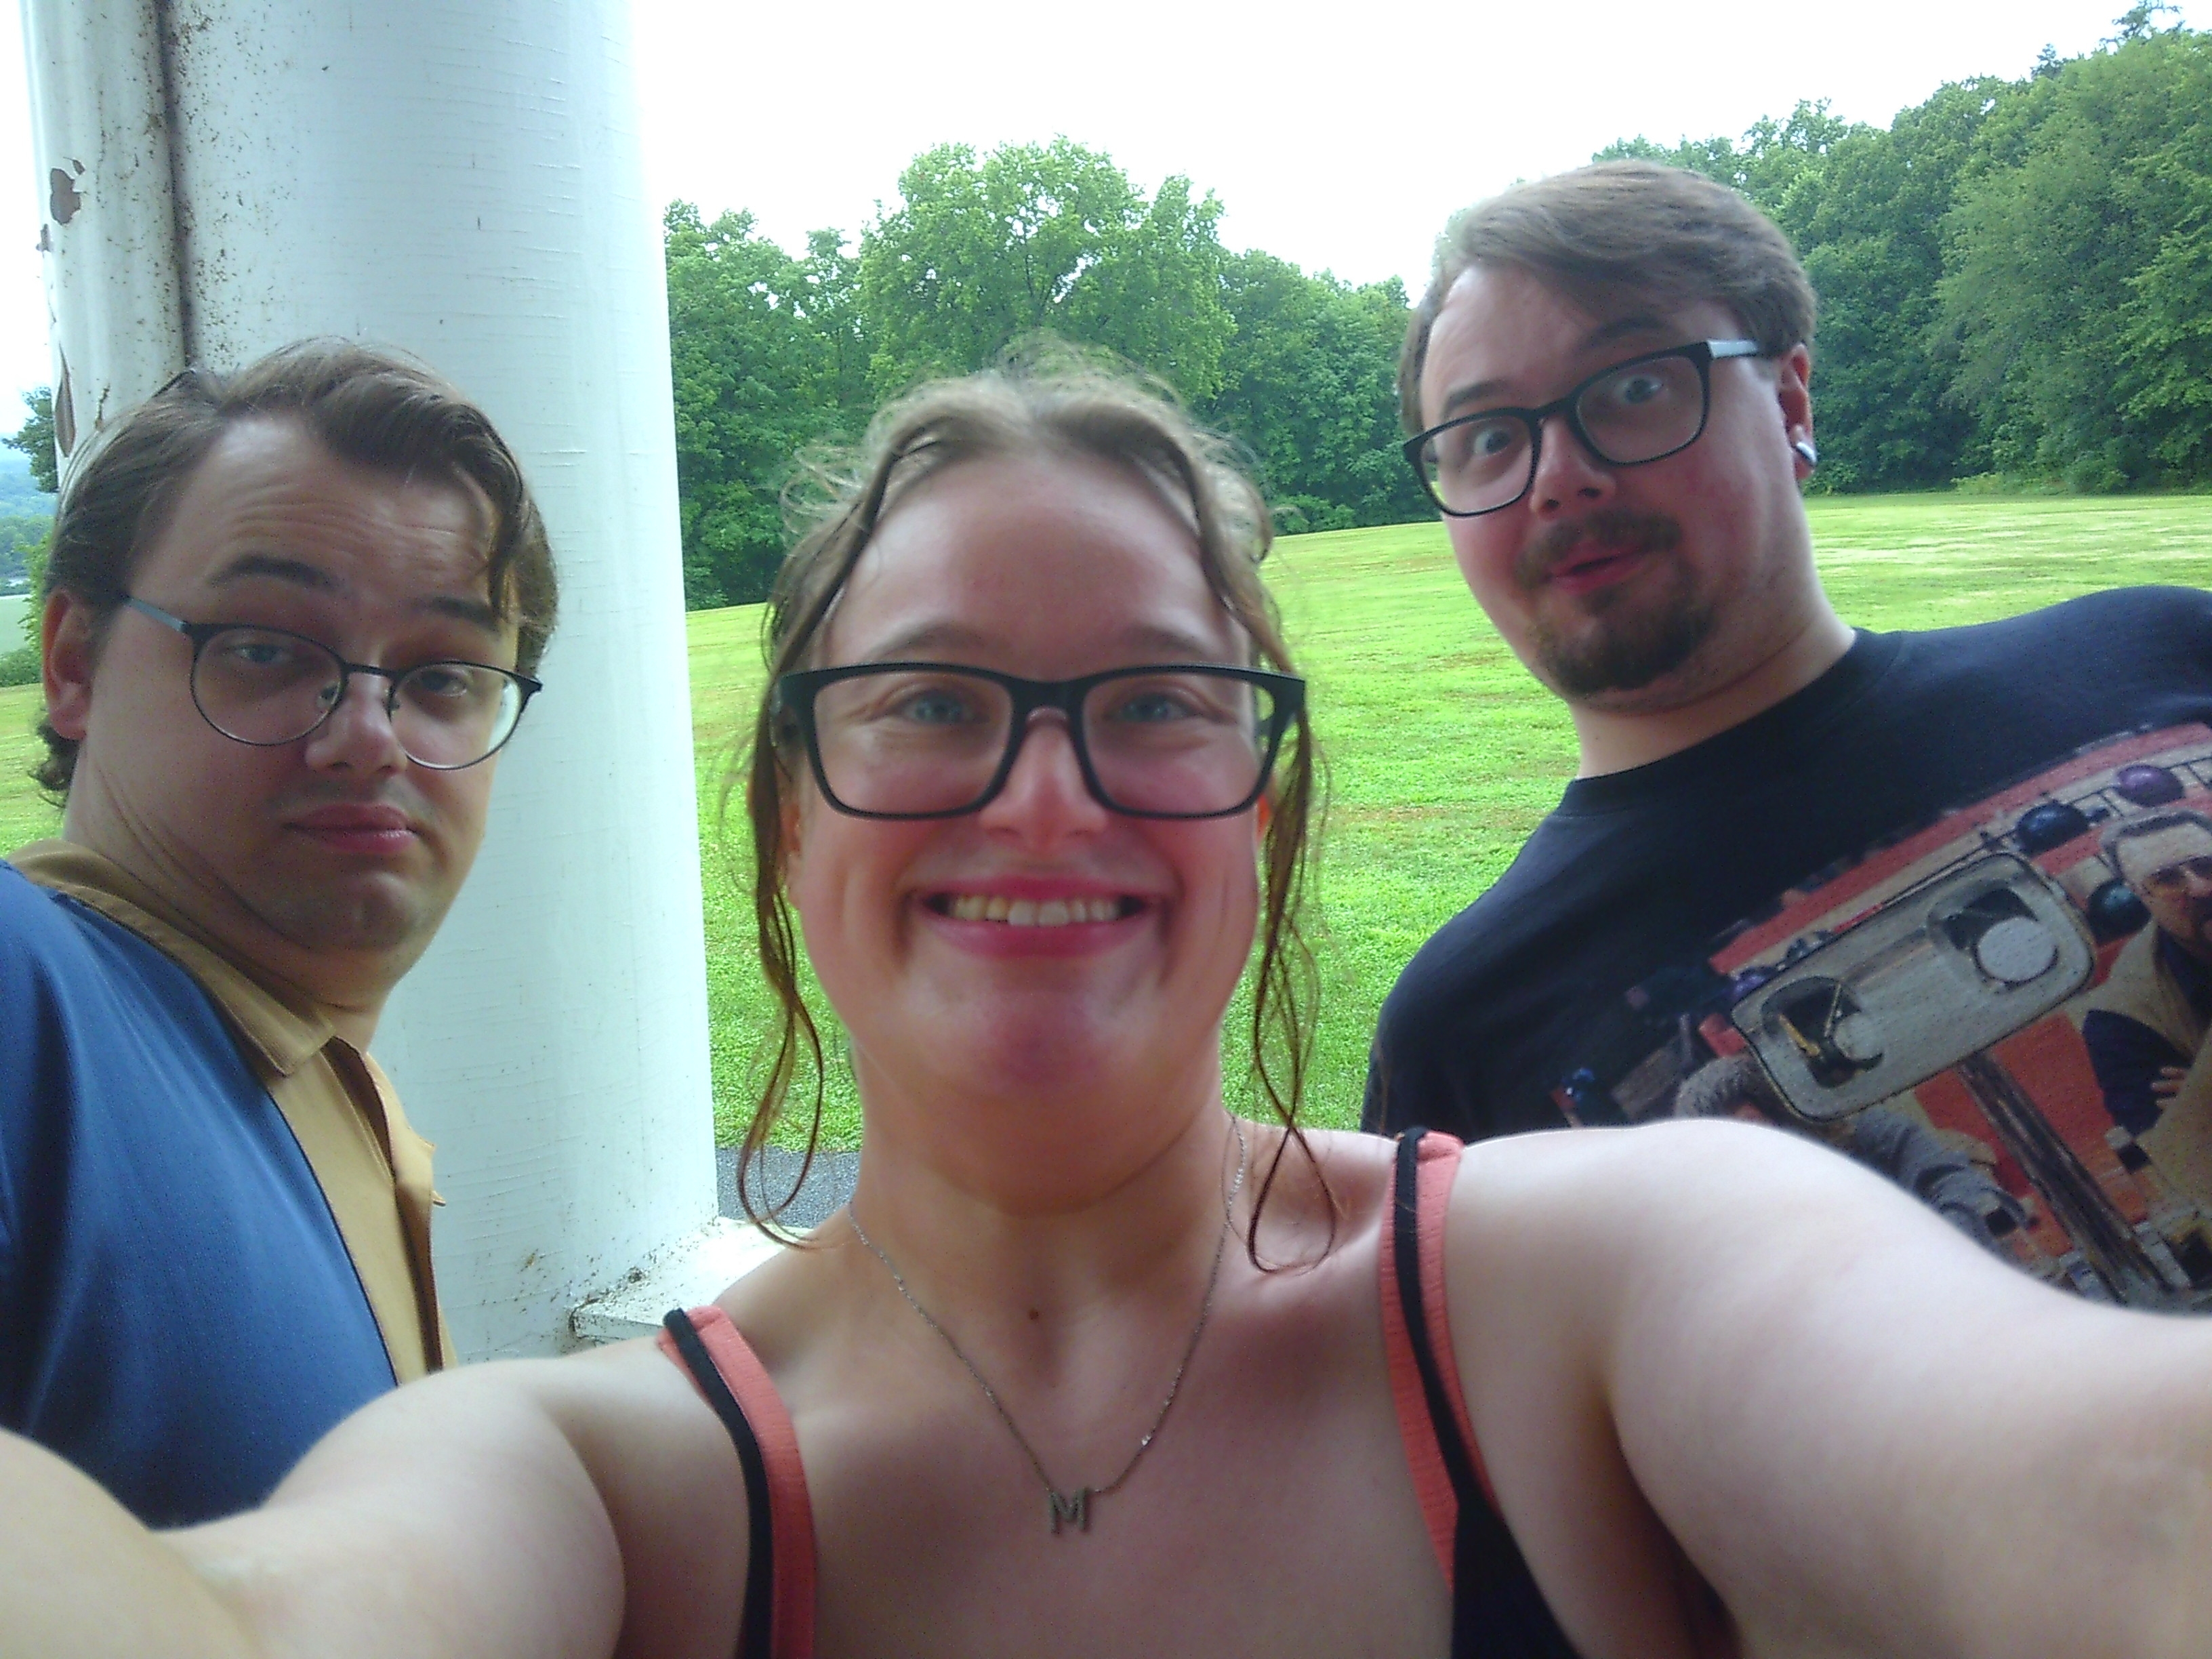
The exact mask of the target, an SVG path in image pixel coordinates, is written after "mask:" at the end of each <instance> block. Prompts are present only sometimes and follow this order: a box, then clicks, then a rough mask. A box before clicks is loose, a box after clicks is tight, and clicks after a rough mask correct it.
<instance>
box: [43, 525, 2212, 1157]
mask: <svg viewBox="0 0 2212 1659" xmlns="http://www.w3.org/2000/svg"><path fill="white" fill-rule="evenodd" d="M1809 505H1810V507H1811V511H1812V514H1813V520H1814V538H1815V541H1816V544H1817V545H1818V546H1819V547H1820V550H1821V556H1820V565H1821V573H1822V575H1823V577H1824V579H1825V580H1826V583H1827V586H1828V590H1829V592H1831V593H1832V594H1833V595H1834V597H1835V599H1836V602H1837V605H1838V608H1839V609H1841V611H1843V613H1844V616H1845V617H1847V618H1848V619H1849V620H1850V621H1852V622H1854V623H1861V624H1863V625H1866V626H1869V627H1873V628H1934V627H1942V626H1946V625H1948V624H1951V623H1966V622H1977V621H1982V620H1985V619H1988V618H1990V617H2003V616H2010V615H2014V614H2016V613H2018V612H2020V611H2028V610H2033V609H2034V608H2035V607H2037V606H2039V605H2048V604H2051V603H2052V602H2053V601H2055V600H2058V599H2065V598H2067V597H2069V596H2070V595H2072V594H2076V593H2082V592H2090V591H2093V590H2094V589H2097V588H2102V587H2112V586H2124V585H2126V584H2130V583H2136V582H2171V583H2185V584H2189V585H2192V586H2204V585H2206V584H2208V583H2212V497H2208V496H2202V495H2198V496H2185V495H2184V496H2149V497H2142V498H2136V499H2121V500H2111V499H2085V498H2077V497H2057V496H2054V497H2037V498H2031V499H2016V498H2011V499H2008V498H1989V497H1975V496H1960V495H1911V496H1874V497H1851V498H1844V499H1821V498H1815V499H1814V501H1812V502H1810V503H1809ZM1269 563H1270V568H1271V570H1272V572H1273V584H1274V586H1275V589H1276V592H1277V593H1278V595H1279V599H1280V600H1281V603H1282V606H1283V610H1284V613H1285V619H1286V621H1287V623H1288V624H1289V629H1290V636H1291V643H1292V645H1293V647H1294V648H1295V649H1296V650H1297V653H1298V656H1299V659H1300V665H1301V666H1302V667H1303V668H1304V671H1305V672H1306V673H1307V674H1308V675H1309V676H1310V678H1311V679H1312V682H1313V702H1314V709H1315V716H1316V723H1317V726H1318V728H1319V731H1320V734H1321V739H1322V747H1323V750H1324V752H1325V755H1326V757H1327V761H1328V775H1329V782H1330V805H1329V811H1328V823H1327V833H1326V835H1325V836H1324V838H1323V841H1322V846H1321V849H1320V860H1319V865H1318V880H1317V882H1316V886H1315V890H1314V895H1315V902H1314V905H1313V910H1314V920H1315V921H1316V923H1317V926H1316V927H1315V930H1314V931H1315V943H1316V949H1317V952H1318V955H1319V958H1320V966H1321V973H1322V1007H1321V1017H1320V1021H1319V1027H1318V1042H1317V1048H1316V1063H1315V1067H1314V1072H1313V1073H1312V1077H1311V1080H1310V1090H1309V1097H1308V1098H1309V1104H1310V1112H1311V1115H1312V1117H1313V1119H1314V1121H1317V1122H1320V1123H1324V1124H1349V1123H1352V1122H1354V1121H1357V1119H1358V1110H1359V1094H1360V1087H1361V1083H1362V1079H1364V1075H1365V1071H1366V1051H1367V1039H1368V1034H1369V1032H1370V1030H1372V1028H1373V1025H1374V1019H1375V1011H1376V1006H1378V1005H1379V1004H1380V1002H1381V1001H1382V999H1383V994H1384V993H1385V992H1387V991H1388V990H1389V987H1390V984H1391V981H1392V980H1393V979H1394V978H1395V976H1396V975H1397V971H1398V969H1399V968H1400V966H1401V964H1402V963H1404V962H1405V960H1406V958H1407V957H1408V956H1410V955H1411V954H1412V953H1413V951H1414V949H1415V948H1416V947H1418V946H1419V944H1420V943H1421V941H1422V940H1423V939H1426V938H1427V937H1428V935H1429V933H1431V931H1433V930H1434V929H1435V928H1436V927H1437V925H1438V924H1440V923H1441V922H1443V921H1444V920H1445V919H1446V918H1447V917H1449V916H1450V915H1452V914H1453V913H1454V912H1455V911H1456V910H1458V909H1459V908H1462V906H1464V905H1465V904H1467V903H1468V902H1469V901H1470V900H1471V899H1473V898H1474V896H1475V895H1476V894H1478V893H1480V891H1481V890H1482V889H1483V888H1484V887H1485V886H1486V885H1487V884H1489V883H1490V882H1491V881H1492V879H1494V878H1496V877H1497V875H1498V872H1500V871H1501V870H1503V869H1504V867H1505V866H1506V864H1507V862H1508V861H1509V860H1510V859H1511V857H1512V855H1513V852H1514V849H1515V848H1516V847H1518V846H1519V845H1520V842H1521V840H1522V837H1523V836H1526V835H1527V834H1528V831H1529V830H1530V829H1532V828H1533V827H1534V824H1535V823H1536V821H1537V819H1539V818H1540V817H1542V816H1543V814H1544V812H1545V811H1546V810H1547V808H1548V807H1549V806H1550V805H1551V804H1552V803H1553V801H1554V800H1555V799H1557V798H1558V795H1559V789H1560V787H1561V786H1562V785H1563V784H1564V783H1565V781H1566V779H1567V777H1568V775H1569V774H1570V773H1571V771H1572V770H1573V766H1574V743H1573V737H1572V733H1571V730H1570V728H1569V726H1568V724H1567V721H1566V720H1565V716H1564V715H1563V714H1562V713H1561V712H1560V710H1559V707H1558V705H1557V704H1555V703H1554V702H1552V701H1551V699H1549V698H1548V697H1547V696H1544V695H1543V694H1542V693H1541V691H1538V690H1536V689H1535V688H1534V685H1533V684H1532V683H1531V682H1530V681H1529V680H1528V678H1527V676H1526V675H1524V674H1523V673H1522V671H1521V668H1520V665H1518V664H1517V663H1516V662H1515V661H1514V660H1513V659H1512V657H1511V655H1510V653H1508V652H1507V651H1506V650H1505V648H1504V646H1503V645H1502V644H1501V643H1500V642H1499V641H1498V636H1497V635H1495V634H1494V633H1493V632H1492V630H1491V629H1490V627H1489V625H1488V623H1486V622H1485V621H1484V620H1483V618H1482V617H1481V615H1480V612H1478V611H1476V610H1475V608H1474V603H1473V601H1472V600H1470V599H1468V596H1467V592H1466V590H1465V588H1463V587H1462V586H1461V584H1460V580H1459V576H1458V573H1457V572H1456V571H1455V569H1454V568H1453V567H1452V563H1451V560H1450V556H1449V552H1448V550H1447V549H1446V546H1445V542H1444V536H1443V529H1442V527H1441V526H1436V525H1408V526H1400V527H1397V528H1393V529H1384V530H1359V531H1342V532H1334V533H1330V534H1324V535H1316V536H1302V537H1297V538H1291V539H1290V540H1286V541H1285V542H1283V543H1282V544H1280V545H1279V549H1278V551H1277V553H1276V555H1275V556H1274V558H1273V559H1272V560H1271V561H1270V562H1269ZM759 631H760V611H759V608H758V607H757V606H741V607H738V608H735V609H732V610H727V611H702V612H698V613H696V614H694V615H693V616H692V617H690V644H691V690H692V714H693V720H694V730H695V737H696V752H697V755H698V765H699V780H700V786H701V787H700V797H701V805H702V826H701V836H702V854H703V859H702V863H703V865H704V867H705V871H706V890H705V900H706V912H707V945H708V963H707V974H708V1000H709V1007H710V1011H711V1018H712V1024H713V1043H714V1094H715V1114H716V1120H717V1125H718V1127H719V1129H720V1133H721V1134H722V1137H723V1139H726V1140H727V1139H734V1138H735V1137H736V1136H737V1134H738V1133H739V1132H740V1131H741V1129H742V1127H743V1124H744V1115H745V1114H746V1112H747V1111H748V1110H749V1109H750V1096H749V1092H748V1083H749V1080H750V1072H751V1063H752V1059H753V1056H754V1054H756V1052H757V1048H758V1046H759V1043H760V1040H761V1037H762V1035H763V1030H764V1029H765V1025H764V1021H765V1014H766V1004H765V1000H764V998H763V995H762V994H761V992H760V989H759V984H758V980H757V975H755V974H754V972H753V971H752V967H751V962H752V910H751V902H750V896H749V884H750V874H749V872H747V871H746V869H745V868H744V865H745V862H746V860H747V857H748V854H747V851H746V846H745V841H744V823H743V805H742V801H740V800H733V801H732V813H731V817H730V819H729V822H728V823H727V824H726V833H724V834H720V835H718V834H717V831H716V827H715V824H714V801H715V799H716V798H717V796H718V794H719V792H720V787H721V782H722V778H723V775H724V772H725V769H726V766H727V764H728V762H729V758H730V755H731V752H732V740H733V739H734V738H736V736H737V735H738V733H739V732H740V731H741V730H742V728H744V726H745V725H746V723H747V721H748V720H749V718H750V712H751V708H752V702H753V699H754V697H755V696H757V691H758V687H759V684H760V676H761V667H760V656H759ZM35 696H36V693H35V690H33V688H28V687H26V688H22V689H21V690H0V845H10V846H12V845H14V844H15V842H18V841H22V840H27V839H29V838H30V837H31V836H34V835H39V834H43V833H46V830H47V829H48V827H49V826H50V825H51V823H52V815H51V813H50V812H48V811H47V810H46V808H44V807H43V806H42V805H40V803H39V802H38V801H37V799H36V797H35V795H34V794H33V793H32V791H31V790H30V788H29V786H28V785H27V783H23V782H20V781H18V780H20V779H21V775H22V772H23V769H24V768H25V766H27V764H28V763H29V760H30V757H31V755H32V752H33V751H32V746H31V743H30V740H29V739H28V738H27V735H26V734H27V729H28V726H29V723H30V721H31V720H32V719H33V717H34V715H35V702H34V698H35ZM1236 1030H1237V1016H1236V1015H1235V1014H1232V1017H1231V1053H1232V1055H1234V1056H1237V1057H1239V1063H1241V1055H1242V1054H1243V1048H1242V1045H1241V1044H1239V1043H1238V1042H1237V1041H1236V1038H1235V1031H1236ZM1232 1069H1234V1068H1233V1067H1232ZM826 1127H827V1129H828V1131H829V1138H830V1139H831V1140H832V1142H833V1143H834V1144H841V1145H847V1146H849V1145H853V1144H855V1143H856V1141H857V1139H858V1121H857V1116H856V1115H855V1113H854V1104H853V1099H852V1093H851V1085H850V1083H849V1080H848V1079H846V1078H845V1077H844V1076H843V1075H842V1073H840V1072H838V1071H837V1070H836V1068H835V1067H834V1066H833V1070H832V1076H831V1078H830V1079H829V1115H828V1117H827V1120H826Z"/></svg>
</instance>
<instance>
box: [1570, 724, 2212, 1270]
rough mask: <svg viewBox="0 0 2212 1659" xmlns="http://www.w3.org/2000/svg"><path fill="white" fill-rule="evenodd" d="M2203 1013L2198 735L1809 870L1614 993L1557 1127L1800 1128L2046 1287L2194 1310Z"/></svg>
mask: <svg viewBox="0 0 2212 1659" xmlns="http://www.w3.org/2000/svg"><path fill="white" fill-rule="evenodd" d="M2123 859H2124V860H2126V865H2125V869H2126V872H2127V873H2128V875H2131V876H2132V878H2133V884H2132V885H2131V884H2130V880H2129V879H2128V878H2126V876H2124V874H2123V865H2122V862H2121V860H2123ZM2145 892H2148V893H2149V894H2150V895H2151V896H2152V901H2153V902H2150V903H2147V902H2146V901H2145V897H2144V896H2143V894H2144V893H2145ZM2208 1015H2212V730H2208V728H2207V727H2205V726H2202V725H2190V726H2174V727H2170V728H2168V729H2166V730H2163V731H2157V732H2138V733H2135V734H2131V735H2130V736H2127V737H2124V738H2112V739H2110V740H2108V741H2106V742H2103V743H2100V744H2094V745H2093V746H2091V747H2089V748H2087V749H2084V750H2079V751H2077V752H2076V753H2075V755H2074V756H2072V757H2070V758H2069V759H2067V760H2066V761H2064V762H2062V763H2058V764H2057V765H2054V766H2051V767H2050V768H2048V769H2045V770H2043V771H2041V772H2039V773H2038V774H2036V775H2034V776H2033V777H2030V778H2027V779H2024V780H2022V781H2020V782H2018V783H2015V784H2014V785H2012V786H2010V787H2007V788H2004V789H2002V790H2000V791H1998V792H1997V793H1994V794H1992V795H1990V796H1988V797H1986V798H1985V799H1981V800H1978V801H1976V802H1974V803H1972V804H1971V805H1966V806H1964V807H1960V808H1957V809H1954V810H1953V811H1948V812H1946V813H1944V814H1943V815H1942V817H1939V818H1937V819H1936V820H1935V821H1934V822H1932V823H1928V824H1926V825H1925V826H1923V828H1920V829H1916V830H1914V831H1912V832H1911V834H1909V835H1906V836H1903V837H1901V838H1899V839H1897V840H1895V841H1893V842H1888V843H1887V844H1885V845H1882V846H1881V847H1878V848H1873V849H1870V850H1869V851H1868V852H1867V853H1866V854H1864V855H1863V856H1862V857H1860V858H1857V859H1856V860H1848V861H1841V862H1838V864H1834V865H1831V866H1828V867H1827V868H1826V869H1824V870H1821V871H1819V872H1815V873H1814V875H1813V876H1811V877H1809V878H1807V879H1806V880H1805V881H1803V882H1802V883H1801V884H1798V885H1797V886H1796V887H1793V888H1792V889H1790V890H1789V891H1787V892H1784V894H1782V895H1781V896H1779V898H1778V901H1777V902H1776V903H1775V904H1774V906H1773V907H1772V908H1771V909H1769V910H1767V911H1766V912H1765V913H1764V914H1762V915H1757V916H1754V917H1752V918H1750V919H1748V920H1747V921H1743V922H1742V923H1741V924H1739V925H1738V926H1737V927H1735V928H1732V929H1731V930H1729V933H1727V934H1726V935H1725V936H1724V937H1723V940H1722V941H1721V942H1720V943H1719V944H1718V945H1716V946H1715V947H1713V948H1712V949H1711V951H1710V952H1709V954H1707V955H1705V957H1701V958H1695V959H1691V960H1687V961H1684V962H1681V963H1677V964H1674V965H1671V966H1669V967H1668V968H1666V969H1662V970H1661V971H1659V972H1657V973H1655V974H1653V975H1649V976H1647V977H1646V978H1645V979H1644V981H1642V982H1641V983H1640V984H1638V986H1636V987H1634V988H1632V990H1631V991H1630V992H1629V993H1628V994H1627V996H1626V999H1625V1003H1624V1006H1618V1007H1616V1008H1614V1009H1613V1010H1610V1011H1609V1012H1608V1014H1607V1017H1605V1018H1601V1019H1599V1020H1598V1021H1597V1022H1595V1027H1594V1029H1593V1030H1592V1031H1591V1033H1590V1036H1589V1042H1588V1043H1587V1045H1586V1046H1585V1048H1583V1051H1582V1053H1581V1055H1580V1063H1579V1064H1577V1066H1574V1067H1573V1068H1571V1070H1569V1071H1568V1072H1567V1073H1566V1074H1565V1076H1563V1077H1561V1078H1559V1079H1558V1080H1557V1082H1556V1084H1555V1085H1554V1087H1553V1091H1552V1092H1553V1100H1554V1102H1555V1103H1557V1104H1558V1105H1559V1109H1561V1110H1562V1111H1563V1112H1564V1113H1565V1114H1566V1115H1567V1117H1568V1119H1569V1121H1571V1122H1574V1123H1577V1124H1583V1125H1600V1124H1618V1123H1625V1122H1644V1121H1652V1120H1655V1119H1659V1118H1665V1117H1670V1116H1672V1117H1699V1116H1736V1117H1742V1118H1747V1119H1751V1120H1754V1121H1769V1122H1773V1123H1777V1124H1779V1125H1782V1126H1784V1127H1789V1128H1792V1129H1796V1130H1797V1131H1799V1132H1801V1133H1806V1134H1809V1135H1812V1136H1814V1137H1815V1138H1817V1139H1820V1140H1822V1141H1824V1142H1826V1143H1827V1144H1828V1145H1830V1146H1834V1147H1835V1148H1837V1149H1838V1151H1841V1152H1844V1153H1846V1154H1848V1155H1850V1156H1851V1157H1853V1158H1857V1159H1858V1160H1859V1161H1860V1162H1862V1163H1864V1164H1868V1165H1869V1166H1870V1167H1871V1168H1873V1169H1875V1170H1877V1171H1878V1172H1879V1173H1881V1174H1882V1175H1884V1176H1887V1177H1888V1178H1889V1179H1891V1180H1893V1181H1894V1182H1898V1183H1899V1185H1901V1186H1903V1187H1905V1188H1907V1189H1908V1190H1910V1191H1911V1192H1913V1193H1914V1194H1916V1195H1917V1196H1918V1197H1920V1198H1921V1199H1923V1200H1925V1201H1926V1202H1928V1203H1929V1204H1930V1205H1932V1206H1934V1207H1935V1208H1936V1209H1937V1210H1939V1211H1940V1212H1942V1214H1943V1215H1944V1216H1945V1217H1946V1218H1948V1219H1949V1220H1950V1221H1952V1222H1953V1223H1954V1225H1957V1226H1958V1227H1959V1228H1960V1230H1961V1231H1964V1232H1966V1233H1967V1234H1968V1235H1969V1236H1971V1237H1974V1238H1975V1239H1977V1240H1978V1241H1979V1242H1980V1243H1982V1244H1983V1245H1984V1246H1985V1247H1986V1248H1988V1249H1991V1250H1993V1251H1995V1252H1996V1253H1997V1254H1999V1255H2003V1256H2005V1257H2007V1258H2008V1259H2009V1260H2011V1261H2015V1262H2016V1263H2017V1264H2018V1265H2019V1266H2021V1267H2023V1268H2025V1269H2026V1270H2027V1271H2028V1272H2029V1273H2033V1274H2035V1275H2036V1276H2037V1277H2039V1278H2040V1279H2045V1280H2047V1281H2048V1282H2050V1283H2051V1284H2053V1285H2058V1286H2060V1287H2061V1288H2065V1289H2071V1290H2074V1291H2078V1292H2079V1293H2081V1295H2083V1296H2087V1297H2093V1298H2094V1299H2097V1300H2100V1301H2112V1302H2125V1303H2130V1304H2136V1305H2142V1306H2150V1307H2159V1308H2166V1309H2172V1310H2212V1044H2208V1043H2207V1042H2205V1036H2206V1027H2207V1024H2208Z"/></svg>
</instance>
